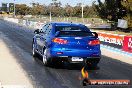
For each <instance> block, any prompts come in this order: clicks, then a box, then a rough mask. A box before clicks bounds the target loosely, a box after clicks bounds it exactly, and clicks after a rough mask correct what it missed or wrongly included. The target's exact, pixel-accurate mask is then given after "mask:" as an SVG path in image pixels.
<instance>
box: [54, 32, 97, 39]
mask: <svg viewBox="0 0 132 88" xmlns="http://www.w3.org/2000/svg"><path fill="white" fill-rule="evenodd" d="M60 32H70V31H57V32H56V33H55V37H57V36H58V35H59V34H60ZM86 32H87V31H86ZM87 33H92V34H93V37H95V38H98V34H97V33H96V32H87Z"/></svg>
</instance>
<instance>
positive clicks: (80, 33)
mask: <svg viewBox="0 0 132 88" xmlns="http://www.w3.org/2000/svg"><path fill="white" fill-rule="evenodd" d="M86 36H91V37H93V34H92V32H86V31H60V33H59V34H58V37H86Z"/></svg>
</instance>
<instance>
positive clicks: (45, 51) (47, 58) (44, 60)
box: [42, 48, 51, 66]
mask: <svg viewBox="0 0 132 88" xmlns="http://www.w3.org/2000/svg"><path fill="white" fill-rule="evenodd" d="M42 61H43V64H44V65H45V66H48V65H50V63H51V60H50V58H49V57H48V56H47V49H46V48H45V49H44V50H43V56H42Z"/></svg>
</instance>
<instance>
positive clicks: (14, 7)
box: [14, 0, 16, 17]
mask: <svg viewBox="0 0 132 88" xmlns="http://www.w3.org/2000/svg"><path fill="white" fill-rule="evenodd" d="M15 7H16V6H15V0H14V17H15V16H16V9H15Z"/></svg>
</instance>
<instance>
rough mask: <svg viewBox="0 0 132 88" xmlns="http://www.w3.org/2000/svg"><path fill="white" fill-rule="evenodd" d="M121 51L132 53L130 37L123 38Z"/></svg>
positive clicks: (131, 38) (131, 37)
mask: <svg viewBox="0 0 132 88" xmlns="http://www.w3.org/2000/svg"><path fill="white" fill-rule="evenodd" d="M122 49H123V51H127V52H130V53H132V36H125V37H124V41H123V47H122Z"/></svg>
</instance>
